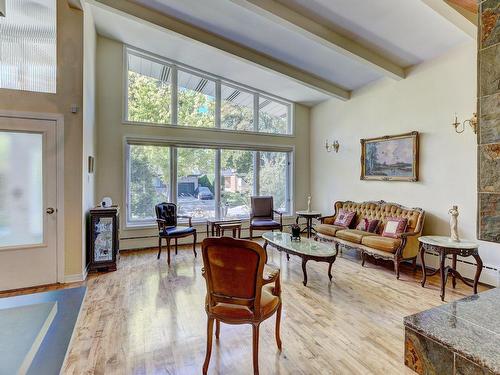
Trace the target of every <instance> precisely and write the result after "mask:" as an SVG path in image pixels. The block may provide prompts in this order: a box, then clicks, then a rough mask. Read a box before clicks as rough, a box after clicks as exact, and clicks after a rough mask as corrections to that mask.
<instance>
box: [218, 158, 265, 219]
mask: <svg viewBox="0 0 500 375" xmlns="http://www.w3.org/2000/svg"><path fill="white" fill-rule="evenodd" d="M255 154H256V153H255V152H254V151H246V150H221V172H220V177H221V182H220V190H221V197H220V203H221V212H220V214H221V216H230V217H249V216H250V197H251V196H252V194H254V158H255Z"/></svg>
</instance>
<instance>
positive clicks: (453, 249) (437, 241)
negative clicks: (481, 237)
mask: <svg viewBox="0 0 500 375" xmlns="http://www.w3.org/2000/svg"><path fill="white" fill-rule="evenodd" d="M418 241H419V242H420V260H421V262H422V282H421V284H422V287H424V286H425V280H426V279H427V276H432V275H435V274H436V273H438V272H440V276H441V301H444V293H445V287H446V281H447V280H448V275H451V279H452V286H453V288H455V286H456V284H457V281H456V278H457V277H458V278H459V279H460V280H462V281H463V282H464V284H465V285H468V286H470V287H472V288H473V291H474V294H477V283H478V281H479V276H481V271H482V269H483V261H482V260H481V257H480V256H479V253H478V244H477V243H475V242H472V241H467V240H462V241H460V242H453V241H451V240H450V238H449V237H446V236H422V237H419V238H418ZM426 250H427V251H433V252H436V253H438V254H439V268H438V269H437V270H435V271H434V272H431V273H426V271H425V257H424V255H425V251H426ZM448 254H450V255H451V256H452V258H451V259H452V264H451V267H450V266H446V267H445V262H446V256H447V255H448ZM457 255H459V256H461V257H469V256H472V257H473V258H474V259H475V260H476V275H475V277H474V284H471V283H469V282H468V281H467V280H465V279H464V278H463V277H462V275H460V273H458V271H457Z"/></svg>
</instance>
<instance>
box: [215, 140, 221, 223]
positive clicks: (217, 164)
mask: <svg viewBox="0 0 500 375" xmlns="http://www.w3.org/2000/svg"><path fill="white" fill-rule="evenodd" d="M220 169H221V150H220V148H219V149H216V150H215V181H214V190H215V191H214V193H215V194H214V195H215V202H214V203H215V218H216V219H219V218H220V211H221V196H220V194H221V186H220V185H221V184H220V182H221V181H220V180H221V170H220Z"/></svg>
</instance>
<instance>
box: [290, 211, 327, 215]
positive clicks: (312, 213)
mask: <svg viewBox="0 0 500 375" xmlns="http://www.w3.org/2000/svg"><path fill="white" fill-rule="evenodd" d="M295 213H296V214H297V215H299V216H301V215H302V216H321V212H319V211H307V210H303V211H295Z"/></svg>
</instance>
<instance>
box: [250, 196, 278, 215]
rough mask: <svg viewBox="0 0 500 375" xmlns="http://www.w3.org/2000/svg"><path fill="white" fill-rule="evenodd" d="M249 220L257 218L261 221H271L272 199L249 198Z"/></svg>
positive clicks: (270, 197)
mask: <svg viewBox="0 0 500 375" xmlns="http://www.w3.org/2000/svg"><path fill="white" fill-rule="evenodd" d="M250 202H251V206H252V207H251V213H250V218H254V217H258V218H261V219H273V218H274V215H273V209H274V204H273V197H272V196H269V197H251V198H250Z"/></svg>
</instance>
